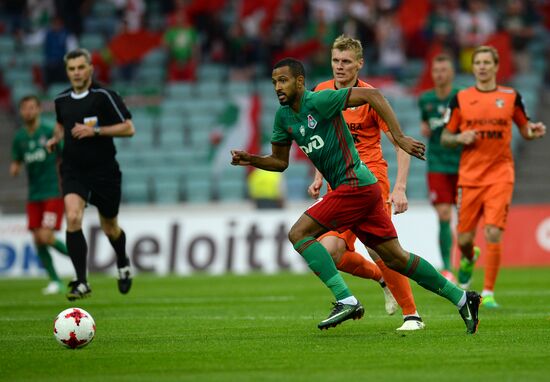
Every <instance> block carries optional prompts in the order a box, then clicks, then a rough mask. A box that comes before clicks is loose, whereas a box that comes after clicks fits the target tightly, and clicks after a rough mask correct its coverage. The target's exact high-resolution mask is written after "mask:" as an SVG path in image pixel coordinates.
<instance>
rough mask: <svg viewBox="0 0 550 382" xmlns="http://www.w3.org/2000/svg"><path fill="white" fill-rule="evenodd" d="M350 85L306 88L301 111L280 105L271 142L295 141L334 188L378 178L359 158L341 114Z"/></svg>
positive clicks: (285, 142)
mask: <svg viewBox="0 0 550 382" xmlns="http://www.w3.org/2000/svg"><path fill="white" fill-rule="evenodd" d="M350 91H351V89H350V88H346V89H340V90H330V89H327V90H322V91H319V92H311V91H308V90H306V91H305V92H304V95H303V97H302V100H301V104H300V111H299V112H298V113H296V112H294V111H293V110H292V109H291V108H290V106H288V105H287V106H281V107H280V108H279V110H277V114H276V115H275V123H274V126H273V136H272V139H271V141H272V143H273V144H275V145H290V144H291V143H292V140H294V141H296V143H297V144H298V146H300V148H301V149H302V151H303V152H304V153H305V154H306V155H307V156H308V157H309V159H310V160H311V162H313V164H314V165H315V167H316V168H317V169H318V170H319V171H320V172H321V174H323V177H324V178H325V179H326V180H327V182H328V183H329V184H330V186H331V188H332V189H336V188H337V187H338V186H339V185H341V184H347V185H350V186H367V185H369V184H373V183H376V181H377V179H376V177H375V176H374V175H373V173H372V172H371V171H370V170H369V169H368V167H367V166H366V165H365V164H364V163H363V162H362V161H361V160H360V159H359V154H358V153H357V149H356V148H355V144H354V141H353V137H352V136H351V133H350V131H349V129H348V128H347V125H346V122H345V120H344V117H343V115H342V110H344V109H345V108H346V105H347V100H348V97H349V92H350Z"/></svg>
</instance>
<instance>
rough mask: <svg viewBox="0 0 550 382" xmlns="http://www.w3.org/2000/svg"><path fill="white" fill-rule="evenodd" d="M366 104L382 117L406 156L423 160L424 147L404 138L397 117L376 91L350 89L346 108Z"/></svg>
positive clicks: (413, 140)
mask: <svg viewBox="0 0 550 382" xmlns="http://www.w3.org/2000/svg"><path fill="white" fill-rule="evenodd" d="M366 103H368V104H369V105H371V106H372V108H373V109H374V110H375V111H376V112H377V113H378V114H379V115H380V117H382V119H383V120H384V121H385V122H386V124H387V125H388V128H389V130H390V132H391V135H392V136H393V138H394V140H395V141H396V142H397V144H398V145H399V146H400V147H401V148H402V149H403V150H405V152H407V153H408V154H410V155H412V156H415V157H417V158H419V159H422V160H425V159H426V157H425V156H424V154H425V152H426V145H424V143H422V142H420V141H417V140H416V139H414V138H411V137H408V136H405V135H404V134H403V131H402V130H401V127H400V126H399V122H398V121H397V116H396V115H395V113H394V111H393V109H392V108H391V106H390V104H389V103H388V101H387V100H386V98H384V96H383V95H382V93H380V91H379V90H378V89H370V88H357V87H354V88H351V90H350V94H349V97H348V103H347V106H361V105H364V104H366Z"/></svg>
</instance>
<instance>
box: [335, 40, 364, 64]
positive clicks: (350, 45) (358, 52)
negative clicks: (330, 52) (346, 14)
mask: <svg viewBox="0 0 550 382" xmlns="http://www.w3.org/2000/svg"><path fill="white" fill-rule="evenodd" d="M332 49H338V50H342V51H343V50H351V51H352V52H353V53H355V56H356V58H357V59H358V60H360V59H361V58H363V45H361V41H359V40H357V39H354V38H351V37H348V36H346V35H344V34H343V35H340V36H338V37H337V38H336V40H334V43H333V44H332Z"/></svg>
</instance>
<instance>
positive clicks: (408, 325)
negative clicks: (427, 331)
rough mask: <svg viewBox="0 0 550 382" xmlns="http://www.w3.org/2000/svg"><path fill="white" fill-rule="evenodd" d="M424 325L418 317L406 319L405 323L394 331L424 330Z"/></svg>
mask: <svg viewBox="0 0 550 382" xmlns="http://www.w3.org/2000/svg"><path fill="white" fill-rule="evenodd" d="M425 327H426V325H425V324H424V323H423V322H422V319H421V318H420V317H407V318H405V322H403V325H401V326H400V327H399V328H397V329H395V330H399V331H411V330H420V329H424V328H425Z"/></svg>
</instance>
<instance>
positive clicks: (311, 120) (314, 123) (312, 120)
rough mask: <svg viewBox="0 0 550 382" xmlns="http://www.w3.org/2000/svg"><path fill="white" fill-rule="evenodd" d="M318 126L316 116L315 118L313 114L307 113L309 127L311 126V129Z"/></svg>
mask: <svg viewBox="0 0 550 382" xmlns="http://www.w3.org/2000/svg"><path fill="white" fill-rule="evenodd" d="M316 126H317V121H316V120H315V118H313V116H312V115H311V114H308V115H307V127H309V128H310V129H315V127H316Z"/></svg>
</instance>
